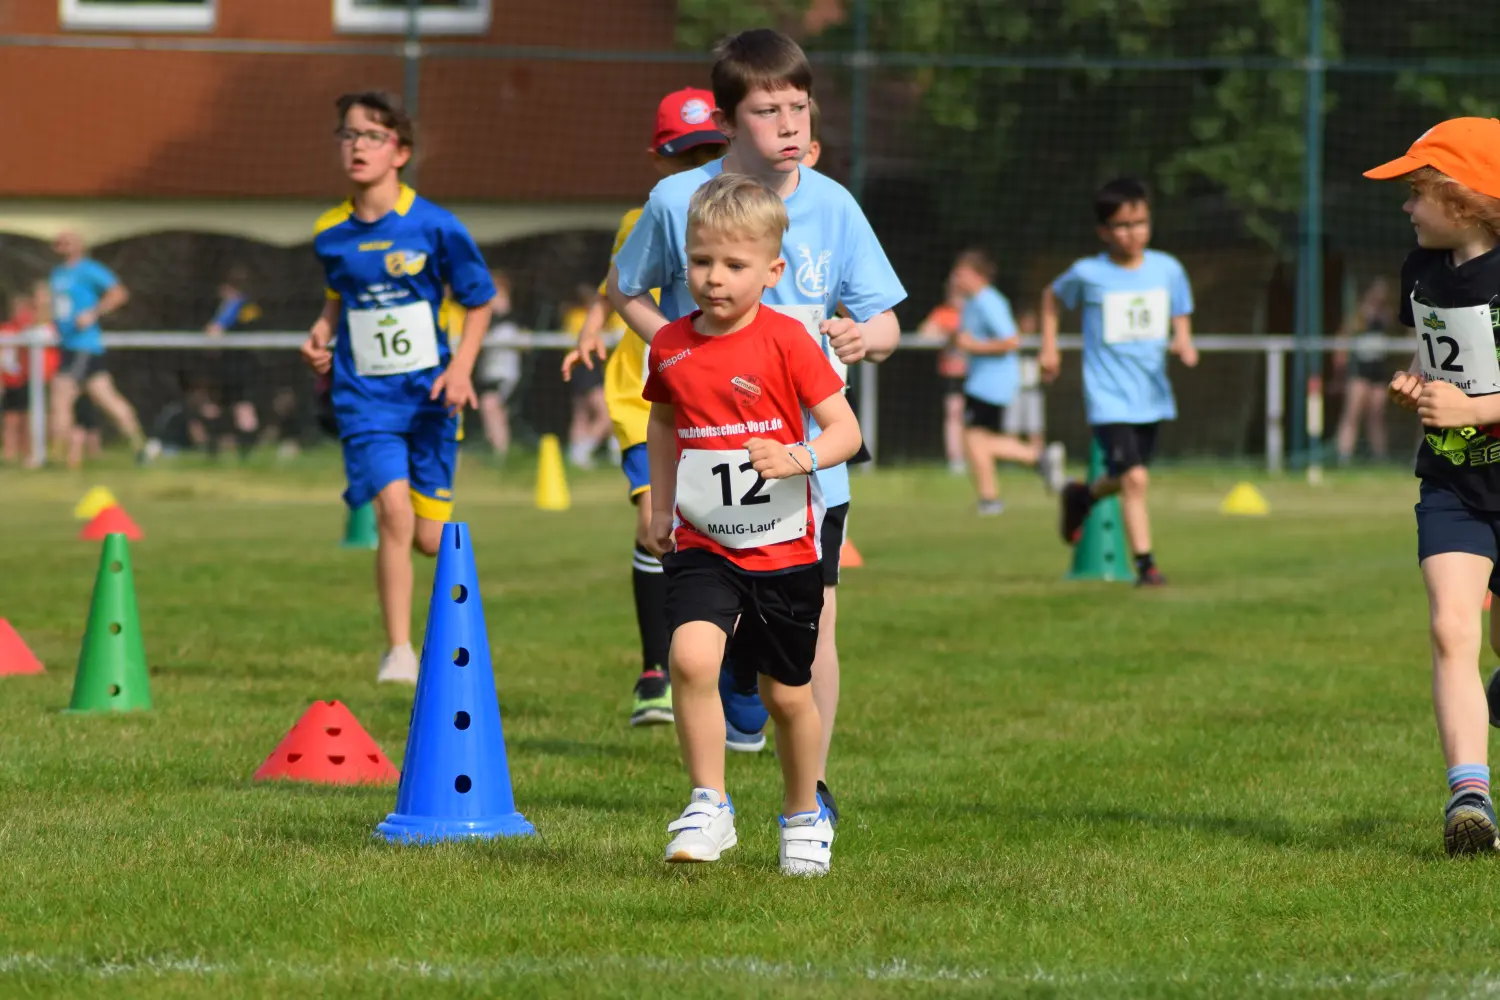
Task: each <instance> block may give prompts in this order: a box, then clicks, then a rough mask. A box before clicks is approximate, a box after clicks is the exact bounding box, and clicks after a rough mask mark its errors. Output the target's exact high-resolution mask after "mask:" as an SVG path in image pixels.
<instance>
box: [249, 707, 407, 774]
mask: <svg viewBox="0 0 1500 1000" xmlns="http://www.w3.org/2000/svg"><path fill="white" fill-rule="evenodd" d="M399 777H401V775H400V772H398V771H397V770H396V768H395V766H394V765H392V764H391V761H390V758H388V757H386V755H385V754H384V753H382V752H381V750H380V746H379V744H377V743H376V742H375V741H374V740H373V739H371V738H370V734H369V733H367V732H365V727H364V726H361V725H360V724H359V720H358V719H356V718H355V717H354V713H353V712H351V711H349V709H347V708H345V707H344V704H343V703H342V702H338V701H315V702H313V704H312V707H311V708H309V709H308V710H307V711H306V712H304V713H302V718H300V719H298V720H297V724H296V725H295V726H293V727H292V731H291V732H289V733H287V734H286V737H285V738H284V739H282V741H281V742H280V743H278V744H277V745H276V749H275V750H272V751H271V756H269V757H267V758H266V762H265V763H264V764H262V765H261V766H260V769H259V770H258V771H256V772H255V780H256V781H269V780H271V779H273V778H286V779H288V780H290V781H311V782H316V783H318V784H322V785H358V784H372V785H383V784H387V783H389V782H392V781H395V780H396V779H398V778H399Z"/></svg>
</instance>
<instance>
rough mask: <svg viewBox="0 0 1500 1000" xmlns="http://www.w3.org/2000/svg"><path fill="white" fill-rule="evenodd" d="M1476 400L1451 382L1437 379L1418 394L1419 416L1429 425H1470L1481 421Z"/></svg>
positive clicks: (1423, 387)
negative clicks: (1476, 411)
mask: <svg viewBox="0 0 1500 1000" xmlns="http://www.w3.org/2000/svg"><path fill="white" fill-rule="evenodd" d="M1474 411H1475V407H1474V401H1473V400H1472V399H1470V398H1469V397H1468V396H1465V395H1464V391H1463V390H1462V389H1460V388H1458V387H1457V386H1455V385H1453V384H1452V383H1449V382H1440V381H1438V380H1436V379H1434V380H1432V381H1431V382H1428V383H1427V384H1426V385H1424V386H1422V389H1421V391H1420V392H1419V393H1418V394H1417V416H1419V417H1421V418H1422V423H1423V424H1425V425H1426V426H1428V427H1470V426H1472V425H1474V424H1477V423H1478V422H1479V419H1478V414H1476V413H1475V412H1474Z"/></svg>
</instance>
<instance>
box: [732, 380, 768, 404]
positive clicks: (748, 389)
mask: <svg viewBox="0 0 1500 1000" xmlns="http://www.w3.org/2000/svg"><path fill="white" fill-rule="evenodd" d="M729 384H730V385H732V386H734V395H735V398H736V399H738V400H739V402H740V404H741V405H742V406H750V405H753V404H755V403H758V402H760V395H761V388H760V376H759V375H736V376H735V377H734V378H732V379H730V380H729Z"/></svg>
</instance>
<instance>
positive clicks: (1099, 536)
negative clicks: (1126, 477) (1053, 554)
mask: <svg viewBox="0 0 1500 1000" xmlns="http://www.w3.org/2000/svg"><path fill="white" fill-rule="evenodd" d="M1102 475H1104V449H1103V448H1100V447H1099V442H1097V441H1095V442H1093V444H1092V445H1091V446H1090V447H1089V482H1091V483H1092V482H1093V481H1094V480H1096V479H1098V478H1099V477H1100V476H1102ZM1068 579H1069V580H1104V581H1106V582H1108V583H1120V582H1125V583H1128V582H1130V581H1131V580H1133V579H1135V571H1134V567H1133V566H1132V565H1131V559H1130V546H1129V545H1127V544H1125V521H1124V519H1123V518H1122V517H1121V516H1120V498H1119V497H1118V496H1112V497H1105V498H1104V499H1103V500H1100V501H1099V502H1097V503H1095V504H1094V507H1093V509H1092V510H1090V511H1089V516H1088V520H1086V521H1084V522H1083V537H1082V538H1080V539H1078V544H1077V545H1075V546H1073V568H1072V569H1070V570H1069V571H1068Z"/></svg>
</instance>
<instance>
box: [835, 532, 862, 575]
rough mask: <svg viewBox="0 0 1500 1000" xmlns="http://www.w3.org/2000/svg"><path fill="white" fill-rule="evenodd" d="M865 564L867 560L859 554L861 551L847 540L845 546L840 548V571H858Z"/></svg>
mask: <svg viewBox="0 0 1500 1000" xmlns="http://www.w3.org/2000/svg"><path fill="white" fill-rule="evenodd" d="M864 564H865V558H864V556H862V555H860V554H859V549H856V548H855V547H854V543H853V542H851V541H849V539H847V538H845V539H844V544H843V546H842V547H840V548H839V569H858V568H859V567H861V566H863V565H864Z"/></svg>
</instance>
